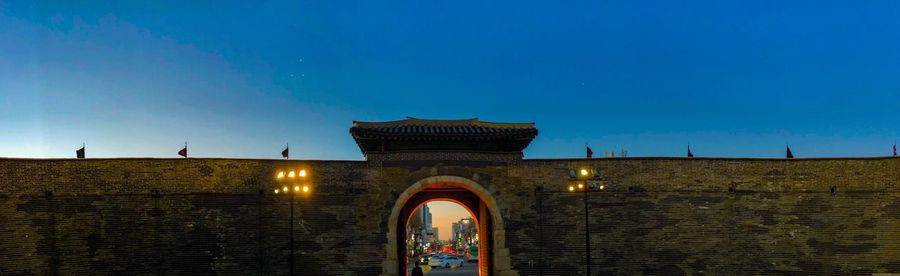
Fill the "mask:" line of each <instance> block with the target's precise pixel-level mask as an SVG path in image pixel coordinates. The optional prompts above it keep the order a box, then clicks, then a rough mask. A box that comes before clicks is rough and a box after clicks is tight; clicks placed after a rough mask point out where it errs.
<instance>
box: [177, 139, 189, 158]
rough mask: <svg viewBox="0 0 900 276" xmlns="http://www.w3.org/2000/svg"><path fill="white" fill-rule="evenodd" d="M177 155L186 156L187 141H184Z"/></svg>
mask: <svg viewBox="0 0 900 276" xmlns="http://www.w3.org/2000/svg"><path fill="white" fill-rule="evenodd" d="M178 155H181V156H184V158H187V142H184V148H183V149H181V150H179V151H178Z"/></svg>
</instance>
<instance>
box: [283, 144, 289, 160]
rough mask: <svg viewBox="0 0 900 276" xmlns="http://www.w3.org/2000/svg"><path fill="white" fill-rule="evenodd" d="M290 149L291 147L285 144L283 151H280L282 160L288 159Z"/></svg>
mask: <svg viewBox="0 0 900 276" xmlns="http://www.w3.org/2000/svg"><path fill="white" fill-rule="evenodd" d="M290 148H291V145H290V144H286V145H285V146H284V150H283V151H281V157H284V159H288V154H289V153H290Z"/></svg>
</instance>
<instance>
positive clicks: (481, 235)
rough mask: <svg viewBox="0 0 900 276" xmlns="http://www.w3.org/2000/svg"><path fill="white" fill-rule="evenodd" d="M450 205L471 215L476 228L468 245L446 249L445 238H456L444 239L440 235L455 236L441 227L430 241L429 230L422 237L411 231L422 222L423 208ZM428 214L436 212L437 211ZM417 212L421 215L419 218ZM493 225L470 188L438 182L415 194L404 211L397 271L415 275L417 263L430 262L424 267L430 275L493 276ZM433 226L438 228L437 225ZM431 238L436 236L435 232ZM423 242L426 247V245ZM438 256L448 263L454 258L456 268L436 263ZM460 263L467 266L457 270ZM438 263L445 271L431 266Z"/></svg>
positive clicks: (444, 263) (487, 210)
mask: <svg viewBox="0 0 900 276" xmlns="http://www.w3.org/2000/svg"><path fill="white" fill-rule="evenodd" d="M449 202H452V203H451V205H458V206H459V207H461V208H462V209H465V211H466V213H468V217H467V218H466V219H468V221H469V223H471V224H472V225H471V226H472V227H473V228H474V229H472V230H474V231H473V232H474V233H473V234H474V235H471V236H469V237H465V235H464V237H463V239H464V241H458V242H457V244H455V245H451V246H450V247H445V246H444V245H445V244H446V243H449V242H445V241H446V240H442V239H441V237H442V236H443V237H445V238H447V237H448V236H452V235H442V234H441V233H440V232H441V231H447V232H444V233H445V234H452V233H453V231H452V229H440V227H439V228H438V231H437V232H438V233H437V234H438V235H437V236H436V237H435V236H431V237H429V236H428V231H427V230H428V229H426V231H425V232H424V234H423V232H422V231H421V227H420V231H419V233H418V234H416V231H415V229H410V228H409V226H410V222H411V221H412V220H414V219H419V220H420V221H421V220H422V217H421V216H422V210H423V209H424V208H426V207H423V206H427V204H428V203H434V204H438V203H449ZM434 204H433V205H434ZM429 209H430V208H429ZM428 211H431V212H434V210H428ZM416 212H419V213H418V214H417V213H416ZM417 216H418V217H417ZM432 218H433V216H432ZM423 222H427V221H423ZM493 223H494V222H493V219H492V214H491V211H490V210H489V208H488V207H487V205H486V203H485V201H484V200H482V199H481V197H479V195H478V194H476V193H475V192H473V191H472V190H470V188H467V187H465V186H464V185H461V184H460V183H452V182H435V183H429V184H427V185H423V186H422V187H421V188H420V189H419V190H417V191H415V192H414V193H412V194H411V196H410V197H409V198H408V200H406V202H405V203H404V204H403V207H402V208H401V209H400V216H399V219H398V220H397V225H396V226H397V227H396V228H395V229H398V230H400V231H396V234H397V236H396V240H397V251H396V253H397V255H396V256H397V261H398V263H397V266H398V270H397V271H398V272H400V275H411V271H412V269H413V268H414V265H415V263H416V261H420V262H422V261H426V260H425V258H427V259H428V260H427V261H428V262H427V263H425V265H427V267H425V266H423V267H422V268H423V269H425V270H427V271H428V273H426V274H427V275H440V274H455V275H489V274H490V272H491V266H492V263H493V231H492V230H493ZM416 224H417V223H416V222H413V223H412V225H414V226H415V225H416ZM431 226H432V227H433V226H434V223H433V221H432V225H431ZM451 227H452V224H451ZM451 227H448V228H451ZM411 230H412V231H411ZM431 234H432V235H434V234H435V233H434V231H433V230H432V232H431ZM429 238H431V239H432V240H430V239H429ZM427 241H436V242H437V243H439V244H440V247H437V246H436V245H437V244H432V243H428V242H427ZM423 242H424V243H425V244H422V243H423ZM410 243H412V244H410ZM460 243H462V244H460ZM423 245H424V247H423ZM460 255H462V256H460ZM435 256H438V258H437V259H444V260H446V259H445V258H451V259H450V262H453V264H450V265H448V262H444V261H443V260H442V261H434V262H432V260H434V259H433V258H434V257H435ZM459 261H462V262H463V263H462V265H461V267H454V265H455V264H456V263H458V262H459ZM470 261H471V262H470ZM438 263H440V266H443V267H440V268H434V267H432V266H431V265H437V264H438ZM448 266H449V267H448ZM448 268H450V269H448ZM451 271H452V272H451Z"/></svg>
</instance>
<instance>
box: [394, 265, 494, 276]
mask: <svg viewBox="0 0 900 276" xmlns="http://www.w3.org/2000/svg"><path fill="white" fill-rule="evenodd" d="M410 270H411V269H410ZM425 275H428V276H441V275H457V276H463V275H465V276H469V275H478V264H476V263H465V264H464V265H463V267H460V268H435V269H432V270H430V271H428V272H425Z"/></svg>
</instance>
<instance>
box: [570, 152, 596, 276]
mask: <svg viewBox="0 0 900 276" xmlns="http://www.w3.org/2000/svg"><path fill="white" fill-rule="evenodd" d="M590 178H600V172H599V171H598V170H596V169H591V168H580V169H578V170H577V171H576V170H571V171H569V181H570V182H574V183H575V184H570V185H569V188H568V190H569V192H576V191H578V192H581V193H582V194H583V195H584V248H585V252H586V253H585V254H586V255H585V267H586V268H587V275H591V262H592V260H591V227H590V226H591V222H590V217H591V215H590V209H589V208H588V190H598V189H599V190H603V189H604V188H605V187H604V186H603V185H602V184H601V185H599V186H597V185H594V183H588V179H590Z"/></svg>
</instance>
